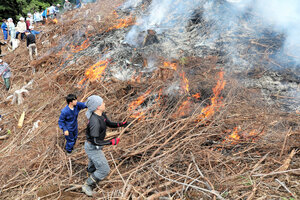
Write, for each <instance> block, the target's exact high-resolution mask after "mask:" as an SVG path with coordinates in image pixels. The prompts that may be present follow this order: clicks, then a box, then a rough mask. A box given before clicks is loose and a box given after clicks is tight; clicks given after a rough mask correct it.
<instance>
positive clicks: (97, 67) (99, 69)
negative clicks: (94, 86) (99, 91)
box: [78, 60, 109, 85]
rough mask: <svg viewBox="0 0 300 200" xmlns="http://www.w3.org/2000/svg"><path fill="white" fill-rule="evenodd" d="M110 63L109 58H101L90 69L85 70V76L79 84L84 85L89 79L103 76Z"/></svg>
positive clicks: (93, 79)
mask: <svg viewBox="0 0 300 200" xmlns="http://www.w3.org/2000/svg"><path fill="white" fill-rule="evenodd" d="M108 63H109V62H108V60H100V61H99V62H97V63H96V64H94V65H92V66H91V67H90V68H89V69H87V70H86V71H85V77H84V78H83V79H82V80H81V81H80V82H79V83H78V84H79V85H82V84H83V83H84V82H85V81H87V80H89V81H95V80H97V79H99V78H101V76H102V74H103V73H104V71H105V69H106V67H107V65H108Z"/></svg>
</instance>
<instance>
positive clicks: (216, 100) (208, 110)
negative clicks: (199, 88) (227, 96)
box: [198, 72, 226, 121]
mask: <svg viewBox="0 0 300 200" xmlns="http://www.w3.org/2000/svg"><path fill="white" fill-rule="evenodd" d="M225 84H226V81H225V80H224V72H220V73H219V80H218V82H217V85H216V87H214V88H213V93H214V96H213V97H211V99H210V101H211V104H210V105H208V106H206V107H205V108H203V109H202V110H201V114H200V115H199V117H198V118H199V121H201V120H204V119H206V118H209V117H211V116H212V115H214V113H215V112H216V111H217V110H218V109H219V107H221V106H222V101H221V100H222V97H220V94H221V91H222V90H223V89H224V87H225Z"/></svg>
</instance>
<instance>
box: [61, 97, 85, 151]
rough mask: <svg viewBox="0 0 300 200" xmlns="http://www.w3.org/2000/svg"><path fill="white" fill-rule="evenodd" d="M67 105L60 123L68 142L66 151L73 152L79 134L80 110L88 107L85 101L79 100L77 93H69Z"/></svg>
mask: <svg viewBox="0 0 300 200" xmlns="http://www.w3.org/2000/svg"><path fill="white" fill-rule="evenodd" d="M66 101H67V106H66V107H64V108H63V109H62V110H61V114H60V116H59V120H58V125H59V128H61V129H62V130H63V133H64V135H65V138H66V140H67V143H66V147H65V148H66V151H67V153H68V154H70V153H72V151H73V148H74V145H75V143H76V140H77V136H78V122H77V118H78V114H79V111H80V110H82V109H84V108H86V105H85V103H82V102H78V101H77V97H76V95H75V94H68V96H67V97H66Z"/></svg>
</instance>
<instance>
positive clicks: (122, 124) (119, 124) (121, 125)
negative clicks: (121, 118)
mask: <svg viewBox="0 0 300 200" xmlns="http://www.w3.org/2000/svg"><path fill="white" fill-rule="evenodd" d="M128 124H129V123H128V122H127V121H125V122H121V123H118V127H126V126H128Z"/></svg>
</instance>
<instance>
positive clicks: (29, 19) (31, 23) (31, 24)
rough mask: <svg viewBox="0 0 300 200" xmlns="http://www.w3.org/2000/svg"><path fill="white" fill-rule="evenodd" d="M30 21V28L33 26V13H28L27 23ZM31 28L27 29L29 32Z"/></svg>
mask: <svg viewBox="0 0 300 200" xmlns="http://www.w3.org/2000/svg"><path fill="white" fill-rule="evenodd" d="M27 20H28V21H29V26H33V22H34V21H33V16H32V14H31V13H27V18H26V21H27ZM26 25H27V23H26ZM29 26H28V27H27V30H29Z"/></svg>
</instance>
